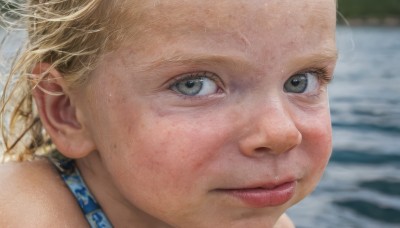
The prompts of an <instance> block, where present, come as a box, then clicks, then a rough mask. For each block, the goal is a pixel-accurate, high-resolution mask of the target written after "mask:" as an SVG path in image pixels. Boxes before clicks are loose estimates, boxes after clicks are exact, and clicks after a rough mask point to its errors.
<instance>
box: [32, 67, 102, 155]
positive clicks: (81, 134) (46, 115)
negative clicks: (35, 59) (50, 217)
mask: <svg viewBox="0 0 400 228" xmlns="http://www.w3.org/2000/svg"><path fill="white" fill-rule="evenodd" d="M32 75H33V76H32V77H33V78H32V79H33V82H34V83H35V84H34V85H33V91H32V94H33V97H34V99H35V102H36V105H37V108H38V111H39V115H40V119H41V121H42V124H43V126H44V128H45V129H46V131H47V132H48V134H49V135H50V137H51V139H52V141H53V143H54V144H55V145H56V147H57V149H58V150H59V151H60V152H61V153H62V154H64V155H65V156H67V157H70V158H81V157H84V156H86V155H87V154H89V153H90V152H91V151H93V150H94V149H95V147H94V143H93V141H92V139H91V137H90V134H89V133H88V132H87V128H86V126H85V125H84V123H83V122H82V120H81V119H79V118H78V115H77V112H78V111H79V109H78V108H77V107H76V105H75V104H74V103H73V102H72V100H71V95H72V94H71V92H70V91H68V89H67V87H66V84H65V80H64V79H63V77H62V75H61V74H60V72H58V71H57V70H56V69H52V68H51V65H50V64H47V63H39V64H37V65H36V66H35V68H34V69H33V70H32Z"/></svg>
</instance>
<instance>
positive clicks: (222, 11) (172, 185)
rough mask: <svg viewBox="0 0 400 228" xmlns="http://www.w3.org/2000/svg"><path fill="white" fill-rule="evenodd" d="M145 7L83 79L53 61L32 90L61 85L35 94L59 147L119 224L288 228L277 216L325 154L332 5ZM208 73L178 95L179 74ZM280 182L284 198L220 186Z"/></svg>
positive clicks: (314, 177)
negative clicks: (291, 187) (203, 91)
mask: <svg viewBox="0 0 400 228" xmlns="http://www.w3.org/2000/svg"><path fill="white" fill-rule="evenodd" d="M143 8H144V9H146V10H144V11H143V16H142V17H143V18H142V22H143V23H142V25H143V27H140V26H139V27H138V28H131V29H132V31H133V29H136V30H135V31H139V32H138V33H137V34H136V36H135V39H134V40H129V39H127V40H125V41H123V43H122V44H121V45H120V48H119V49H118V50H115V51H113V52H111V53H109V54H107V55H105V56H103V58H102V59H101V61H100V63H99V65H98V67H97V68H96V69H95V70H94V72H92V74H91V76H90V81H89V83H88V85H87V86H85V87H84V88H80V89H79V90H72V89H70V88H68V87H67V86H66V84H65V82H64V81H63V79H62V78H60V77H58V76H59V73H58V72H57V71H55V70H52V71H51V72H50V77H53V78H54V80H53V81H51V82H46V83H42V87H44V88H50V89H52V90H60V91H62V92H63V93H64V95H63V96H61V97H60V96H58V97H54V96H50V95H48V94H47V95H46V94H45V93H43V92H40V91H37V90H36V92H35V98H36V101H37V103H38V105H39V112H40V114H41V118H42V122H43V123H44V126H45V127H46V130H47V131H48V132H49V134H50V135H51V137H52V139H53V141H54V143H55V144H56V146H57V148H58V149H59V150H60V151H61V152H62V153H64V154H65V155H67V156H70V157H74V158H77V163H78V166H79V168H80V170H81V173H82V175H83V176H84V178H85V180H86V182H87V184H88V186H89V187H90V189H91V190H92V192H93V193H94V195H95V197H96V198H97V199H98V201H99V202H100V204H101V205H102V207H103V209H104V211H105V212H106V214H107V215H108V217H109V218H110V220H111V221H112V223H113V224H114V225H115V226H117V227H125V226H128V225H129V224H130V225H132V224H135V225H136V226H137V227H274V226H276V227H279V226H280V227H290V226H291V224H290V222H289V221H288V219H287V218H285V217H284V218H282V219H281V220H278V219H279V218H280V217H281V216H282V214H283V213H284V212H285V211H286V210H287V209H288V208H289V207H291V206H292V205H294V204H296V203H297V202H298V201H300V200H301V199H303V198H304V197H305V196H307V195H308V194H309V193H311V192H312V190H313V189H314V188H315V186H316V184H317V183H318V181H319V179H320V177H321V175H322V173H323V170H324V168H325V166H326V164H327V162H328V159H329V156H330V153H331V124H330V116H329V105H328V96H327V89H326V86H327V81H326V80H325V79H323V78H328V80H329V78H330V77H331V75H332V73H333V69H334V66H335V63H336V47H335V3H334V1H326V0H309V1H289V0H284V1H282V0H279V1H278V0H238V1H228V0H222V1H218V3H215V1H208V0H205V1H201V2H198V1H175V0H170V1H160V2H158V3H155V4H153V3H151V5H149V6H147V5H143ZM215 15H218V16H215ZM45 69H46V65H45V64H42V65H40V66H39V67H38V68H37V69H35V70H36V71H37V72H36V73H40V72H43V71H44V70H45ZM315 69H317V70H322V69H323V71H325V73H324V75H323V76H316V74H315V73H313V74H312V76H310V78H309V80H310V82H309V84H310V85H314V86H310V87H311V88H309V89H308V90H307V91H306V92H304V93H293V92H290V91H286V90H285V89H284V86H285V85H286V83H287V82H288V80H289V79H290V78H291V77H292V76H293V75H296V74H298V73H304V72H314V71H315ZM35 70H34V71H35ZM205 71H207V72H212V73H213V75H215V76H213V78H212V80H214V81H215V85H216V87H217V88H218V89H216V90H211V91H212V92H210V93H209V94H207V95H202V96H187V95H183V94H181V93H179V92H178V91H176V88H175V87H174V85H175V86H176V82H177V80H182V76H185V75H187V74H190V73H197V74H198V73H199V72H205ZM212 80H210V81H208V82H209V83H211V84H210V85H214V82H213V81H212ZM174 89H175V91H174ZM99 98H101V99H99ZM55 107H56V108H55ZM49 172H50V171H49ZM50 173H51V172H50ZM48 175H52V174H48ZM287 180H291V181H292V180H293V181H294V183H295V191H294V194H293V196H292V197H291V198H290V199H289V200H288V201H287V202H285V203H283V204H280V205H277V206H266V207H254V206H249V205H248V204H246V203H244V202H242V201H241V200H239V199H237V198H236V197H232V196H231V195H229V194H225V193H221V192H219V191H218V190H219V189H233V188H246V187H248V186H258V185H261V184H264V183H274V184H276V183H282V182H284V181H287ZM60 186H61V184H60ZM59 188H61V187H59ZM66 194H67V193H66ZM71 210H75V209H71ZM78 210H79V209H78ZM277 221H278V222H277Z"/></svg>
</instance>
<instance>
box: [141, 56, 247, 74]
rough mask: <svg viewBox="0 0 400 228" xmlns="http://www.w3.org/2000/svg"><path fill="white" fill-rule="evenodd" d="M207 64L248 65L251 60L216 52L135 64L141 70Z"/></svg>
mask: <svg viewBox="0 0 400 228" xmlns="http://www.w3.org/2000/svg"><path fill="white" fill-rule="evenodd" d="M188 64H191V65H206V64H224V65H229V64H231V65H232V64H234V65H236V66H248V65H250V63H249V62H247V61H245V60H244V59H243V58H240V57H237V56H228V55H214V54H176V55H172V56H169V57H165V58H160V59H157V60H154V61H151V62H149V63H145V64H142V65H140V66H135V67H137V68H139V70H140V71H147V70H151V69H156V68H162V67H168V66H171V65H188Z"/></svg>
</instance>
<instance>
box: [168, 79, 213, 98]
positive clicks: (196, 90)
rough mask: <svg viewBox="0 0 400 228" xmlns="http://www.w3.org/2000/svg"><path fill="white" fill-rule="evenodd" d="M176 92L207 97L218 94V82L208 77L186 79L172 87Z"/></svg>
mask: <svg viewBox="0 0 400 228" xmlns="http://www.w3.org/2000/svg"><path fill="white" fill-rule="evenodd" d="M171 89H172V90H174V91H175V92H178V93H180V94H183V95H186V96H207V95H211V94H214V93H217V91H218V86H217V84H216V82H215V81H214V80H212V79H210V78H208V77H203V76H200V77H195V78H192V77H190V78H186V79H185V78H184V79H182V80H180V81H178V82H176V83H175V84H173V85H172V86H171Z"/></svg>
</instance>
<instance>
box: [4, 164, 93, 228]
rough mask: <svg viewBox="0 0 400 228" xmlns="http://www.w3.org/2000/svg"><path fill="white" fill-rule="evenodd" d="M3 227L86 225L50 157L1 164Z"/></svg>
mask: <svg viewBox="0 0 400 228" xmlns="http://www.w3.org/2000/svg"><path fill="white" fill-rule="evenodd" d="M0 202H1V204H0V226H1V227H38V226H54V225H56V226H59V225H63V226H64V225H67V226H70V225H71V226H73V227H86V226H87V224H86V221H85V219H84V217H83V215H82V213H81V211H80V208H79V206H78V205H77V203H76V201H75V199H74V198H73V196H72V195H71V194H70V192H69V190H68V189H67V187H66V186H65V185H64V183H63V182H62V180H61V178H60V176H59V175H58V173H57V172H56V170H55V169H54V168H53V166H52V165H51V164H50V163H49V162H48V161H47V160H38V161H32V162H19V163H5V164H0Z"/></svg>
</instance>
